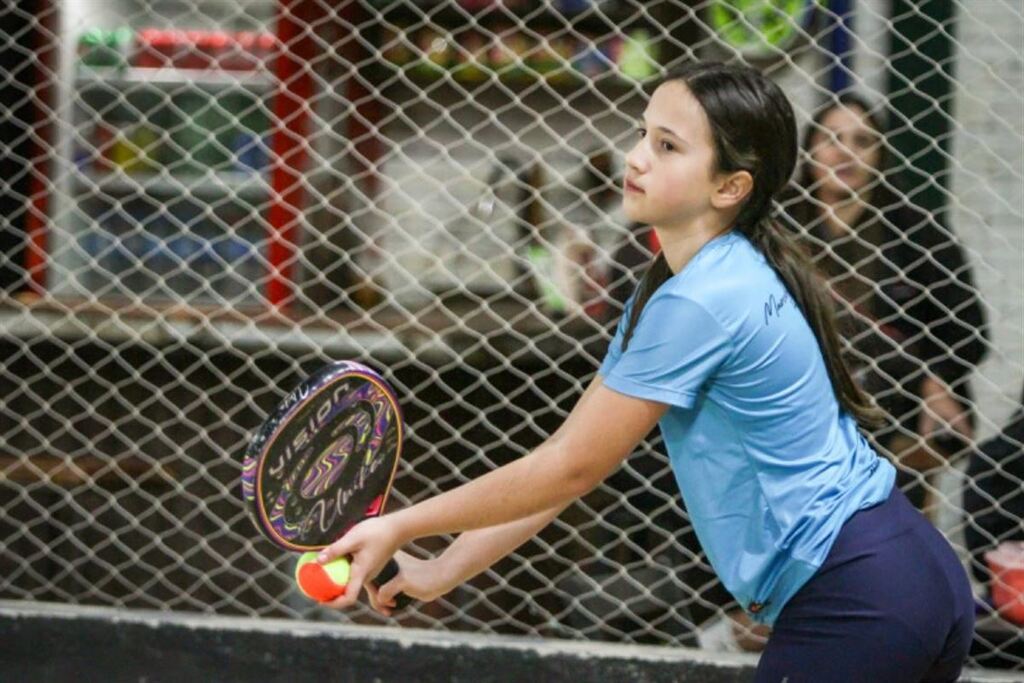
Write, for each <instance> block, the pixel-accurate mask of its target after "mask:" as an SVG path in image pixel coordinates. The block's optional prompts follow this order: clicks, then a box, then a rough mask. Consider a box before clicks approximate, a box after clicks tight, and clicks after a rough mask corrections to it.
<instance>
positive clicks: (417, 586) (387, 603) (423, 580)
mask: <svg viewBox="0 0 1024 683" xmlns="http://www.w3.org/2000/svg"><path fill="white" fill-rule="evenodd" d="M395 562H397V563H398V569H399V571H398V575H397V576H395V578H393V579H391V580H390V581H388V582H387V583H386V584H384V585H383V586H379V587H374V586H372V585H371V586H367V587H366V591H367V593H369V595H370V604H372V605H373V608H374V609H375V610H377V611H378V612H380V613H381V614H383V615H385V616H391V612H392V610H394V608H395V597H396V596H397V595H398V594H399V593H402V594H404V595H408V596H409V597H410V598H413V599H414V600H417V601H419V602H432V601H434V600H436V599H437V598H439V597H441V596H442V595H444V594H446V593H448V592H449V591H451V590H452V589H453V588H455V586H456V585H458V580H457V578H456V577H454V576H453V575H452V573H451V571H450V570H449V567H448V566H447V563H446V562H445V561H444V556H443V555H442V556H441V557H438V558H435V559H433V560H421V559H419V558H416V557H413V556H412V555H410V554H408V553H405V552H402V551H398V552H397V553H395Z"/></svg>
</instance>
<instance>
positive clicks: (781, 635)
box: [321, 64, 973, 683]
mask: <svg viewBox="0 0 1024 683" xmlns="http://www.w3.org/2000/svg"><path fill="white" fill-rule="evenodd" d="M639 135H640V138H639V139H638V140H637V142H636V145H635V146H634V148H633V149H632V151H630V152H629V154H628V156H627V158H626V166H627V170H626V177H625V187H624V189H625V199H624V208H625V211H626V213H627V214H628V215H629V217H630V219H632V220H636V221H640V222H644V223H648V224H650V225H653V226H655V228H654V229H655V230H656V231H657V235H658V239H659V242H660V244H661V251H660V253H659V254H658V255H657V256H656V257H655V260H654V261H653V263H652V264H651V266H650V268H649V269H648V271H647V273H646V274H645V276H644V278H643V280H642V281H641V283H640V284H639V286H638V288H637V292H636V293H635V294H634V296H633V297H632V298H631V300H630V302H629V304H628V305H627V307H626V310H625V311H624V313H623V317H622V321H621V322H620V325H619V328H618V330H617V332H616V335H615V338H614V339H613V340H612V343H611V346H610V347H609V350H608V354H607V356H606V358H605V360H604V362H603V363H602V364H601V368H600V370H599V372H598V376H597V377H596V378H595V379H594V380H593V382H592V383H591V384H590V386H589V387H588V388H587V390H586V391H585V392H584V394H583V396H582V397H581V398H580V400H579V402H578V403H577V405H576V406H575V408H574V409H573V411H572V412H571V414H570V415H569V416H568V418H567V419H566V421H565V423H564V424H563V425H562V426H561V427H560V428H559V429H558V430H557V431H556V432H555V433H554V434H553V435H552V436H551V437H550V438H549V439H548V440H547V441H545V442H544V443H543V444H542V445H541V446H540V447H538V448H537V449H536V450H535V451H533V452H532V453H530V454H529V455H527V456H525V457H523V458H520V459H519V460H516V461H514V462H512V463H509V464H508V465H505V466H503V467H501V468H498V469H496V470H494V471H492V472H490V473H488V474H486V475H484V476H482V477H479V478H478V479H475V480H473V481H471V482H469V483H467V484H464V485H462V486H460V487H458V488H456V489H454V490H451V491H448V492H446V493H444V494H441V495H439V496H436V497H434V498H431V499H429V500H426V501H423V502H421V503H418V504H417V505H414V506H412V507H409V508H406V509H404V510H401V511H398V512H395V513H393V514H388V515H385V516H383V517H379V518H376V519H371V520H368V521H366V522H363V523H362V524H359V525H357V526H356V527H354V528H353V529H352V530H351V531H350V532H349V533H348V534H346V535H345V536H344V537H343V538H341V539H340V540H339V541H337V542H336V543H334V544H333V545H331V546H330V547H329V548H328V549H326V550H325V551H324V552H323V553H322V554H321V561H329V560H330V559H333V558H335V557H339V556H342V555H350V556H351V557H352V574H351V583H350V587H351V589H350V590H349V591H348V592H347V594H346V595H345V596H344V597H342V598H339V599H338V600H337V601H336V602H335V603H333V605H334V606H335V607H347V606H350V605H352V604H353V603H354V602H355V600H356V599H357V598H358V596H359V593H360V587H361V586H362V585H363V584H364V583H365V582H366V581H367V580H368V579H369V578H371V577H373V576H375V575H376V574H377V573H378V572H379V570H380V568H381V567H382V566H383V565H384V563H385V562H386V561H387V559H388V558H389V557H391V556H392V555H393V554H395V553H396V551H397V550H398V548H400V547H401V546H403V545H404V544H406V543H408V542H410V541H413V540H415V539H418V538H423V537H426V536H433V535H437V534H443V533H457V532H467V533H463V534H462V535H461V536H459V538H458V539H457V540H456V541H455V542H454V543H453V544H452V545H451V546H450V548H449V549H448V550H446V551H445V552H444V553H443V554H442V555H441V556H440V557H439V558H437V559H435V560H428V561H422V560H417V559H415V558H412V557H411V556H409V555H406V554H403V553H399V554H398V560H399V564H400V566H401V572H400V573H399V575H398V576H397V577H395V578H394V579H393V580H392V581H390V582H388V583H387V584H385V585H383V586H381V587H380V590H379V592H375V591H374V590H373V589H372V588H369V589H368V590H369V592H370V598H371V601H372V602H373V604H374V606H375V607H377V608H378V609H380V610H381V611H383V612H385V613H387V612H388V611H389V609H390V607H391V606H393V604H394V603H393V599H394V596H395V595H396V594H398V593H399V592H402V593H406V594H408V595H411V596H412V597H414V598H418V599H420V600H432V599H434V598H436V597H437V596H439V595H441V594H443V593H445V592H447V591H448V590H450V589H451V588H452V587H454V586H455V585H457V584H458V583H459V582H461V581H464V580H466V579H467V578H469V577H471V576H474V575H475V574H477V573H479V572H480V571H482V570H484V569H485V568H486V567H488V566H490V565H491V564H492V563H493V562H495V561H496V560H497V559H499V558H500V557H503V556H504V555H506V554H507V553H509V552H511V551H512V550H513V549H514V548H516V547H517V546H518V545H520V544H521V543H523V542H524V541H525V540H526V539H528V538H529V537H531V536H532V535H533V534H535V533H536V532H537V531H538V530H539V529H540V528H541V527H543V526H544V525H546V524H547V523H548V522H549V521H551V519H553V518H554V517H555V516H556V515H557V514H558V513H559V512H560V511H561V510H562V509H563V508H565V507H566V506H567V505H568V504H569V503H570V502H572V501H573V500H575V499H576V498H578V497H580V496H582V495H583V494H585V493H586V492H588V491H590V490H591V489H592V488H594V487H595V486H597V484H598V483H599V482H601V480H602V479H604V478H605V477H606V476H608V474H609V473H610V472H611V471H612V470H613V469H615V468H616V467H617V466H618V465H619V464H620V463H621V462H622V460H623V459H624V458H625V457H626V456H627V455H629V453H630V452H631V450H632V449H633V447H634V446H635V445H636V444H637V443H638V442H640V441H641V440H642V439H643V438H644V437H645V436H646V435H647V433H648V432H649V431H650V430H651V429H652V428H653V427H654V425H655V424H656V423H657V424H659V426H660V428H661V431H662V434H663V436H664V438H665V441H666V443H667V447H668V451H669V454H670V457H671V460H672V466H673V471H674V473H675V476H676V480H677V482H678V484H679V487H680V489H681V490H682V494H683V498H684V500H685V502H686V506H687V509H688V510H689V512H690V516H691V519H692V522H693V525H694V528H695V529H696V531H697V535H698V537H699V538H700V541H701V544H702V545H703V547H704V549H705V551H706V553H707V556H708V558H709V560H710V562H711V564H712V565H713V566H714V568H715V570H716V571H717V572H718V574H719V576H720V577H721V579H722V582H723V583H724V585H725V586H726V588H728V589H729V591H730V592H731V593H732V594H733V595H734V596H735V597H736V598H737V599H738V600H739V602H740V604H742V605H743V606H744V608H745V609H746V610H747V612H748V613H749V614H750V616H751V617H752V618H753V619H754V620H755V621H758V622H760V623H763V624H768V625H774V631H773V633H772V636H771V639H770V641H769V644H768V646H767V648H766V650H765V652H764V653H763V655H762V657H761V661H760V664H759V666H758V674H757V680H758V681H761V682H766V681H773V682H775V683H778V682H779V681H782V680H786V681H788V683H797V682H798V681H814V682H815V683H821V682H823V681H843V682H844V683H849V682H851V681H872V682H873V683H882V682H885V681H908V682H909V681H914V682H915V683H916V682H917V681H922V680H924V681H953V680H956V677H957V673H958V672H959V670H960V667H961V665H962V662H963V660H964V658H965V657H966V654H967V650H968V646H969V645H970V641H971V635H972V630H973V598H972V595H971V591H970V586H969V584H968V581H967V577H966V573H965V572H964V570H963V568H962V567H961V566H960V563H959V561H958V560H957V558H956V556H955V554H954V553H953V551H952V549H951V548H950V547H949V545H948V544H947V542H946V541H945V539H944V538H943V537H942V536H941V535H940V534H939V533H938V532H937V531H936V530H935V528H934V527H933V526H932V525H931V524H929V523H928V522H927V520H925V519H924V517H922V516H921V515H920V513H918V512H917V511H916V510H915V509H914V508H913V507H912V506H911V505H910V504H909V502H908V501H907V500H906V498H905V497H904V496H903V494H902V493H901V492H900V491H899V490H898V489H897V488H895V487H894V486H893V481H894V477H895V471H894V468H893V466H892V465H891V464H889V463H888V462H887V461H885V460H883V459H882V458H880V457H879V456H878V455H877V454H876V453H875V452H874V451H873V450H872V449H871V447H870V445H869V444H868V442H867V441H866V440H865V439H864V437H863V436H862V435H861V433H860V432H859V431H858V429H857V422H858V420H859V421H864V422H868V421H870V420H872V419H875V418H876V417H877V416H876V415H875V413H874V411H873V410H872V408H871V407H870V406H869V404H868V401H867V399H866V398H865V396H864V395H863V394H862V393H861V391H860V390H859V389H858V387H857V385H856V384H855V383H854V382H853V381H852V379H851V377H850V374H849V372H848V371H847V370H846V369H845V367H844V366H843V364H842V361H841V360H840V356H839V342H838V338H837V335H836V332H835V327H834V321H833V318H832V316H831V312H830V308H829V302H830V299H829V295H828V294H827V293H825V291H824V290H823V289H822V288H821V287H820V286H819V285H818V283H817V281H816V280H815V279H814V276H813V273H812V269H811V267H810V266H809V264H808V262H807V261H806V260H805V259H804V258H803V257H802V256H801V255H800V252H799V251H798V250H797V249H796V248H795V247H794V246H793V244H792V242H791V241H790V240H789V238H788V237H787V234H786V232H785V231H784V230H782V229H780V228H779V227H777V225H776V224H775V223H774V222H773V221H772V219H771V217H770V215H771V209H772V199H773V197H774V196H775V195H776V194H777V193H778V192H779V191H780V190H782V188H783V187H784V186H785V184H786V182H787V180H788V179H789V177H790V175H791V173H792V172H793V168H794V164H795V160H796V127H795V122H794V118H793V112H792V109H791V107H790V104H789V102H788V101H787V99H786V97H785V96H784V95H783V94H782V92H781V91H780V90H779V88H778V87H777V86H776V85H775V84H774V83H772V82H771V81H769V80H768V79H766V78H764V77H763V76H761V75H760V74H759V73H758V72H757V71H754V70H752V69H748V68H745V67H739V66H726V65H722V64H696V65H692V66H689V67H687V68H685V69H683V70H682V71H680V72H679V73H676V74H673V75H672V76H670V77H669V78H668V79H667V80H666V81H665V82H664V83H662V84H661V85H660V86H659V87H658V88H657V89H656V90H655V92H654V94H653V95H652V97H651V100H650V102H649V104H648V106H647V109H646V112H645V115H644V121H643V123H642V126H641V129H640V131H639Z"/></svg>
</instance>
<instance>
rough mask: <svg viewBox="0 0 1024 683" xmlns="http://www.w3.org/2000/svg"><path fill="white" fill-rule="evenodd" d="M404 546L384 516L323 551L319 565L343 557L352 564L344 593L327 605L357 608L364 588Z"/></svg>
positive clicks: (371, 521) (352, 531)
mask: <svg viewBox="0 0 1024 683" xmlns="http://www.w3.org/2000/svg"><path fill="white" fill-rule="evenodd" d="M401 545H402V540H401V539H400V538H399V537H398V531H397V529H395V526H394V524H392V523H391V520H390V519H389V517H388V516H387V515H385V516H383V517H374V518H372V519H367V520H365V521H362V522H360V523H359V524H356V525H355V526H354V527H352V529H350V530H349V532H348V533H347V534H345V535H344V536H342V537H341V538H340V539H338V540H337V541H335V542H334V543H332V544H331V545H329V546H327V547H326V548H324V549H323V550H322V551H320V554H319V555H318V556H317V561H318V562H321V563H325V562H330V561H331V560H334V559H336V558H339V557H344V556H348V557H349V561H350V562H351V569H350V572H349V580H348V588H347V590H346V591H345V594H344V595H342V596H341V597H340V598H338V599H337V600H334V601H332V602H329V603H327V607H333V608H335V609H345V608H348V607H351V606H352V605H354V604H355V603H356V601H357V600H358V599H359V593H360V592H361V591H362V589H363V585H364V584H365V583H367V582H368V581H372V580H373V579H374V578H376V577H377V574H379V573H380V571H381V569H383V568H384V565H385V564H387V562H388V560H390V559H391V557H392V556H393V555H394V554H395V552H396V551H397V550H398V548H399V546H401Z"/></svg>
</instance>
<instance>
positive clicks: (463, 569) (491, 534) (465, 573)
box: [438, 505, 566, 587]
mask: <svg viewBox="0 0 1024 683" xmlns="http://www.w3.org/2000/svg"><path fill="white" fill-rule="evenodd" d="M565 507H566V506H565V505H559V506H557V507H553V508H550V509H548V510H543V511H541V512H538V513H536V514H534V515H531V516H529V517H526V518H524V519H517V520H516V521H514V522H508V523H506V524H502V525H500V526H496V527H487V528H485V529H475V530H473V531H467V532H466V533H464V534H462V535H460V536H459V537H458V538H457V539H455V542H454V543H452V544H451V545H450V546H448V549H447V550H445V551H444V553H443V554H442V555H441V557H440V558H438V559H439V560H440V561H441V562H442V563H443V565H444V567H445V571H444V574H445V575H447V576H448V577H449V578H450V583H451V585H452V586H453V587H454V586H457V585H459V584H461V583H464V582H466V581H468V580H469V579H471V578H473V577H474V576H476V575H477V574H479V573H480V572H482V571H484V570H485V569H487V568H488V567H490V566H491V565H493V564H494V563H495V562H497V561H498V560H500V559H501V558H503V557H505V556H506V555H508V554H509V553H511V552H512V551H513V550H515V549H516V548H518V547H519V546H521V545H522V544H523V543H525V542H526V541H528V540H530V539H531V538H533V537H534V536H536V535H537V532H539V531H540V530H541V529H543V528H544V527H546V526H547V525H548V524H550V523H551V520H553V519H554V518H555V517H557V516H558V515H559V513H561V511H562V510H564V509H565Z"/></svg>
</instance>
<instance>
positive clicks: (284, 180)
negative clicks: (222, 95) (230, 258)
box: [267, 0, 320, 308]
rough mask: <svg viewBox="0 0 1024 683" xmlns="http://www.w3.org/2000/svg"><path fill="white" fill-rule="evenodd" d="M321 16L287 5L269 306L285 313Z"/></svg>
mask: <svg viewBox="0 0 1024 683" xmlns="http://www.w3.org/2000/svg"><path fill="white" fill-rule="evenodd" d="M319 14H320V10H319V9H318V8H317V3H316V2H315V0H281V2H280V3H279V4H278V14H277V39H278V49H279V50H280V52H279V54H278V57H277V60H276V64H275V73H276V77H277V83H278V87H277V93H276V95H275V98H274V120H275V123H274V142H273V150H274V154H273V170H272V172H271V188H272V189H273V195H272V197H271V204H270V212H269V216H268V220H269V222H270V236H269V245H268V248H267V260H268V261H269V262H270V277H269V279H268V282H267V301H268V302H269V303H270V305H271V306H274V307H278V308H281V307H285V306H287V305H288V304H289V303H291V300H292V296H293V291H292V289H293V283H292V274H293V272H294V262H295V256H296V253H297V251H298V249H297V243H298V235H299V221H300V219H301V216H302V205H303V190H304V183H303V172H304V170H305V167H306V161H307V159H308V156H309V151H308V147H307V135H308V128H309V118H310V116H309V115H310V107H311V106H312V97H313V76H312V73H311V72H310V71H309V70H308V68H307V67H308V66H309V65H310V64H311V63H312V58H313V57H314V51H315V49H316V46H315V44H314V41H313V39H312V36H311V34H310V33H308V32H307V30H308V29H309V28H310V27H312V26H314V25H315V20H316V19H317V18H318V16H319Z"/></svg>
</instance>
